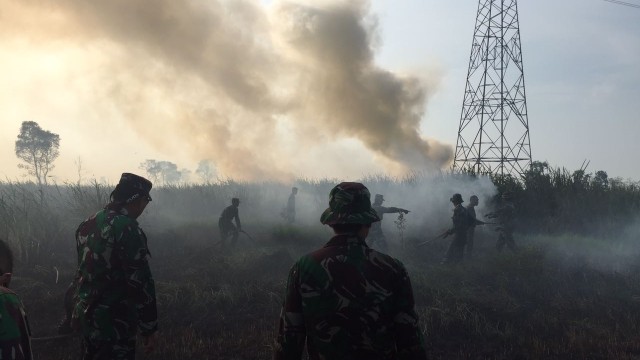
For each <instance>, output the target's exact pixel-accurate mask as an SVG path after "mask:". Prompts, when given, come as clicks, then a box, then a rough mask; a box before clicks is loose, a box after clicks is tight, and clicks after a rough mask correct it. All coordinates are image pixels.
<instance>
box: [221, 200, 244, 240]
mask: <svg viewBox="0 0 640 360" xmlns="http://www.w3.org/2000/svg"><path fill="white" fill-rule="evenodd" d="M236 200H237V203H238V204H240V200H238V199H236V198H233V199H232V202H235V201H236ZM233 219H235V221H236V225H237V227H236V226H234V225H233V223H232V222H231V221H232V220H233ZM218 229H219V230H220V241H221V242H222V245H223V246H225V245H226V244H227V238H228V237H229V235H231V245H235V244H236V243H237V242H238V235H239V231H240V229H242V227H241V225H240V215H239V213H238V206H237V205H234V204H233V203H232V204H231V205H229V206H227V207H226V208H225V209H224V210H223V211H222V214H220V219H218Z"/></svg>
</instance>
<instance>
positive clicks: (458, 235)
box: [442, 194, 470, 264]
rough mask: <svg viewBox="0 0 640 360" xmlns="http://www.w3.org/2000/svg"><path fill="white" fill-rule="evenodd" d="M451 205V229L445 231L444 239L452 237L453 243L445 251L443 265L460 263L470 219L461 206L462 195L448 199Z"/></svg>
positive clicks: (454, 195)
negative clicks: (452, 206)
mask: <svg viewBox="0 0 640 360" xmlns="http://www.w3.org/2000/svg"><path fill="white" fill-rule="evenodd" d="M449 200H450V201H451V202H452V203H453V205H454V208H453V216H452V217H451V220H453V227H452V228H451V229H449V230H447V232H446V234H445V237H447V236H449V235H453V236H454V237H453V241H452V242H451V245H449V250H447V254H446V255H445V257H444V259H443V260H442V263H443V264H449V263H458V262H460V261H462V257H463V253H464V246H465V244H466V243H467V230H468V229H469V225H470V218H469V214H468V213H467V210H466V209H465V208H464V206H462V203H463V202H464V200H462V195H460V194H453V196H452V197H451V199H449Z"/></svg>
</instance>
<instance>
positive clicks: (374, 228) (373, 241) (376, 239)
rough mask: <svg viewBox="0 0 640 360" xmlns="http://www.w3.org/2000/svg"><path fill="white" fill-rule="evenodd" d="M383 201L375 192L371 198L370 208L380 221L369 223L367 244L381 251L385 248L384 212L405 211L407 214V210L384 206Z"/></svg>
mask: <svg viewBox="0 0 640 360" xmlns="http://www.w3.org/2000/svg"><path fill="white" fill-rule="evenodd" d="M383 202H384V196H382V195H381V194H376V197H375V199H374V200H373V205H372V208H373V210H374V211H375V212H376V214H377V215H378V217H379V218H380V221H378V222H375V223H373V224H372V225H371V232H370V236H369V239H370V240H369V246H371V247H374V246H375V247H377V248H378V249H380V250H382V251H386V250H387V238H386V237H385V236H384V232H382V218H383V217H384V214H397V213H405V214H408V213H409V210H405V209H402V208H397V207H384V206H382V203H383Z"/></svg>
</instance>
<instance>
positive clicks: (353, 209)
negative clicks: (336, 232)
mask: <svg viewBox="0 0 640 360" xmlns="http://www.w3.org/2000/svg"><path fill="white" fill-rule="evenodd" d="M376 221H380V218H379V217H378V215H377V214H376V212H375V210H373V208H372V207H371V194H370V193H369V189H367V187H366V186H364V185H362V184H361V183H357V182H343V183H340V184H338V185H336V186H335V187H334V188H333V189H331V192H330V193H329V208H327V210H325V211H324V212H323V213H322V215H321V216H320V222H321V223H323V224H325V225H335V224H371V223H374V222H376Z"/></svg>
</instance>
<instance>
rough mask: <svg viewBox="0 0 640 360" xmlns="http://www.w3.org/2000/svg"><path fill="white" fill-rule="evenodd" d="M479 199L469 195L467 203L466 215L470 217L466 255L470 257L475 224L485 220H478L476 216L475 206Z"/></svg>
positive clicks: (482, 223)
mask: <svg viewBox="0 0 640 360" xmlns="http://www.w3.org/2000/svg"><path fill="white" fill-rule="evenodd" d="M479 203H480V201H479V200H478V196H477V195H471V197H470V198H469V205H467V208H466V210H467V215H469V217H470V222H469V228H468V229H467V255H466V256H467V257H468V258H471V257H472V256H473V241H474V238H475V232H476V226H477V225H484V224H485V222H483V221H480V220H478V219H477V217H476V206H478V204H479Z"/></svg>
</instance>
